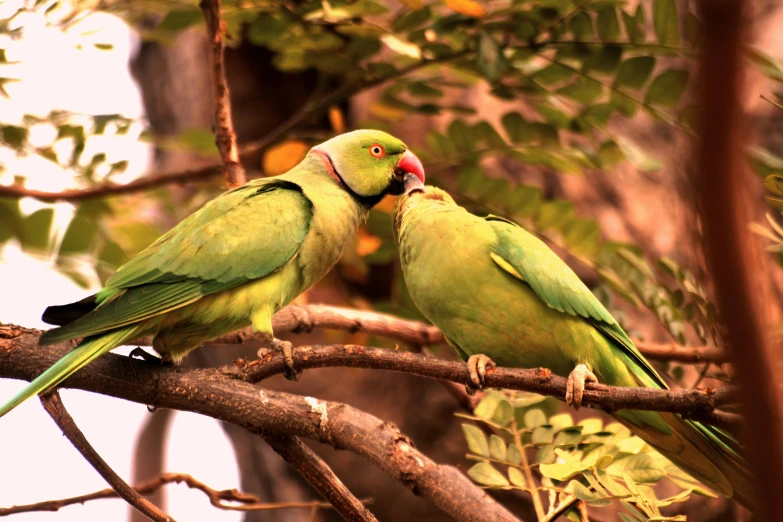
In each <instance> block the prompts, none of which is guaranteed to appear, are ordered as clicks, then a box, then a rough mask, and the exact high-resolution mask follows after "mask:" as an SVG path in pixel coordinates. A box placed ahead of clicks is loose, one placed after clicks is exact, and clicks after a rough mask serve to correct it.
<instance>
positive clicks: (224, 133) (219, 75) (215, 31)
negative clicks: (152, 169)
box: [199, 0, 246, 187]
mask: <svg viewBox="0 0 783 522" xmlns="http://www.w3.org/2000/svg"><path fill="white" fill-rule="evenodd" d="M199 7H200V8H201V11H202V12H203V13H204V21H205V22H206V24H207V37H208V39H209V44H210V54H209V63H210V66H211V68H212V70H211V74H210V77H211V79H212V99H213V102H214V105H215V144H216V145H217V148H218V151H219V152H220V159H221V160H222V162H223V167H224V169H225V170H224V173H225V178H226V184H227V185H228V186H229V187H238V186H239V185H242V184H244V183H245V181H246V178H245V169H244V168H243V167H242V164H241V163H240V162H239V149H238V148H237V137H236V133H235V132H234V125H233V124H232V122H231V93H230V92H229V89H228V82H227V81H226V68H225V60H224V59H223V58H224V52H225V45H224V44H223V23H222V22H221V20H220V0H201V3H200V4H199Z"/></svg>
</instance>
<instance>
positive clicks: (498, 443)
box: [489, 435, 506, 460]
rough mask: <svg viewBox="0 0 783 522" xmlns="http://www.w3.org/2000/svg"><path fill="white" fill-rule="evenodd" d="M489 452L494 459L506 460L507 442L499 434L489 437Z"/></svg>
mask: <svg viewBox="0 0 783 522" xmlns="http://www.w3.org/2000/svg"><path fill="white" fill-rule="evenodd" d="M489 454H490V456H491V457H492V458H493V459H497V460H506V443H505V442H504V441H503V439H501V438H500V437H498V436H497V435H491V436H490V437H489Z"/></svg>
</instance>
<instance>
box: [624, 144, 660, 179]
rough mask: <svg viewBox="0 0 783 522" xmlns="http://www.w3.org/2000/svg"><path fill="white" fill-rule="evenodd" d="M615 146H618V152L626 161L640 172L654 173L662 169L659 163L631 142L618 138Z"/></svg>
mask: <svg viewBox="0 0 783 522" xmlns="http://www.w3.org/2000/svg"><path fill="white" fill-rule="evenodd" d="M617 144H618V145H619V146H620V150H621V151H622V152H623V154H624V155H625V157H626V158H627V159H628V161H630V162H631V163H632V164H633V165H634V167H636V168H637V169H639V170H641V171H642V172H655V171H657V170H660V169H661V168H662V167H663V165H662V164H661V162H660V161H658V160H657V159H655V158H654V157H652V156H651V155H649V154H647V153H646V152H644V151H643V150H642V149H641V148H639V147H637V146H636V144H634V143H633V142H632V141H631V140H627V139H623V138H620V137H619V136H618V138H617Z"/></svg>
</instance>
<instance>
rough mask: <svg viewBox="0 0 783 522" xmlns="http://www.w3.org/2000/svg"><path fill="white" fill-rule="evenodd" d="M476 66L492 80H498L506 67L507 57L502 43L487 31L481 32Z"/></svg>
mask: <svg viewBox="0 0 783 522" xmlns="http://www.w3.org/2000/svg"><path fill="white" fill-rule="evenodd" d="M476 66H477V67H478V70H479V72H481V74H483V75H484V76H485V77H486V78H487V79H488V80H489V81H491V82H494V81H495V80H497V79H498V78H499V77H500V75H501V73H502V72H503V71H504V70H505V68H506V59H505V58H504V57H503V51H502V50H501V49H500V45H499V44H498V43H497V42H496V41H495V39H494V38H492V36H490V35H489V33H487V32H486V31H481V33H480V34H479V41H478V56H477V62H476Z"/></svg>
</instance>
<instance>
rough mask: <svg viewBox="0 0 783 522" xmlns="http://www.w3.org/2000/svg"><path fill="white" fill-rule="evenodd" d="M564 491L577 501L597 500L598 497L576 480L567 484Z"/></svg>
mask: <svg viewBox="0 0 783 522" xmlns="http://www.w3.org/2000/svg"><path fill="white" fill-rule="evenodd" d="M566 491H570V492H571V493H572V494H573V495H574V496H575V497H576V498H578V499H579V500H584V501H591V500H596V499H598V495H597V494H596V493H595V492H593V491H590V490H589V489H587V488H586V487H585V486H584V485H583V484H582V483H581V482H579V481H577V480H572V481H571V482H569V483H568V486H567V488H566Z"/></svg>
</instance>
